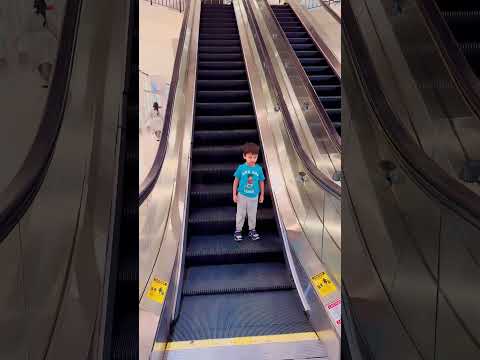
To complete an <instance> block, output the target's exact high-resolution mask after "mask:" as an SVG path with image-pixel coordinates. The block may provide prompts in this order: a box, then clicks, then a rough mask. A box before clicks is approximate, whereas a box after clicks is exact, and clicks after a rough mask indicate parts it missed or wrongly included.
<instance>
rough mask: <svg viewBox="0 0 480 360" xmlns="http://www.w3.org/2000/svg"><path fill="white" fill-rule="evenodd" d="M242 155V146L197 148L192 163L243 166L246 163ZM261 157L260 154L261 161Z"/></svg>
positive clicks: (193, 152) (193, 151) (193, 150)
mask: <svg viewBox="0 0 480 360" xmlns="http://www.w3.org/2000/svg"><path fill="white" fill-rule="evenodd" d="M242 154H243V152H242V146H241V145H213V146H212V145H209V146H200V147H197V146H195V147H194V148H193V149H192V161H194V162H198V163H206V162H215V163H218V162H232V163H234V162H238V163H239V164H241V163H242V162H243V161H244V159H243V156H242ZM260 157H261V154H259V159H260Z"/></svg>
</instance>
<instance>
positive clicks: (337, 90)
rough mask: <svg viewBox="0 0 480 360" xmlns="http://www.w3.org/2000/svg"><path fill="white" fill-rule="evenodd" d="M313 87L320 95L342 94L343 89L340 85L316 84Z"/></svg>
mask: <svg viewBox="0 0 480 360" xmlns="http://www.w3.org/2000/svg"><path fill="white" fill-rule="evenodd" d="M313 88H314V89H315V92H316V93H317V95H318V96H333V95H336V94H341V91H342V87H341V86H340V85H315V86H314V87H313Z"/></svg>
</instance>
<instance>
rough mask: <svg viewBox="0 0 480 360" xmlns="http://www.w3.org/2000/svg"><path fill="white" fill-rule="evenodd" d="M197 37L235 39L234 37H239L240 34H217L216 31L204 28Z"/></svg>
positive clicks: (204, 38)
mask: <svg viewBox="0 0 480 360" xmlns="http://www.w3.org/2000/svg"><path fill="white" fill-rule="evenodd" d="M198 39H199V40H236V39H240V35H239V34H233V33H226V34H219V33H216V32H209V31H207V30H205V31H203V32H202V33H201V34H200V35H199V38H198Z"/></svg>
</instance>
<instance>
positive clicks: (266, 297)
mask: <svg viewBox="0 0 480 360" xmlns="http://www.w3.org/2000/svg"><path fill="white" fill-rule="evenodd" d="M309 331H312V327H311V325H310V324H309V322H308V321H307V319H306V317H305V314H304V312H303V311H302V305H301V303H300V300H299V299H298V294H297V293H296V290H287V291H271V292H269V291H266V292H258V293H243V294H222V295H202V296H185V297H183V298H182V305H181V310H180V316H179V317H178V320H177V322H176V324H175V327H174V329H173V332H172V334H171V341H182V340H193V339H196V340H197V339H218V338H232V337H242V336H261V335H272V334H288V333H299V332H309Z"/></svg>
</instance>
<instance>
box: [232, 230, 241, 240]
mask: <svg viewBox="0 0 480 360" xmlns="http://www.w3.org/2000/svg"><path fill="white" fill-rule="evenodd" d="M233 240H235V241H242V240H243V236H242V232H241V231H235V233H234V234H233Z"/></svg>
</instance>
